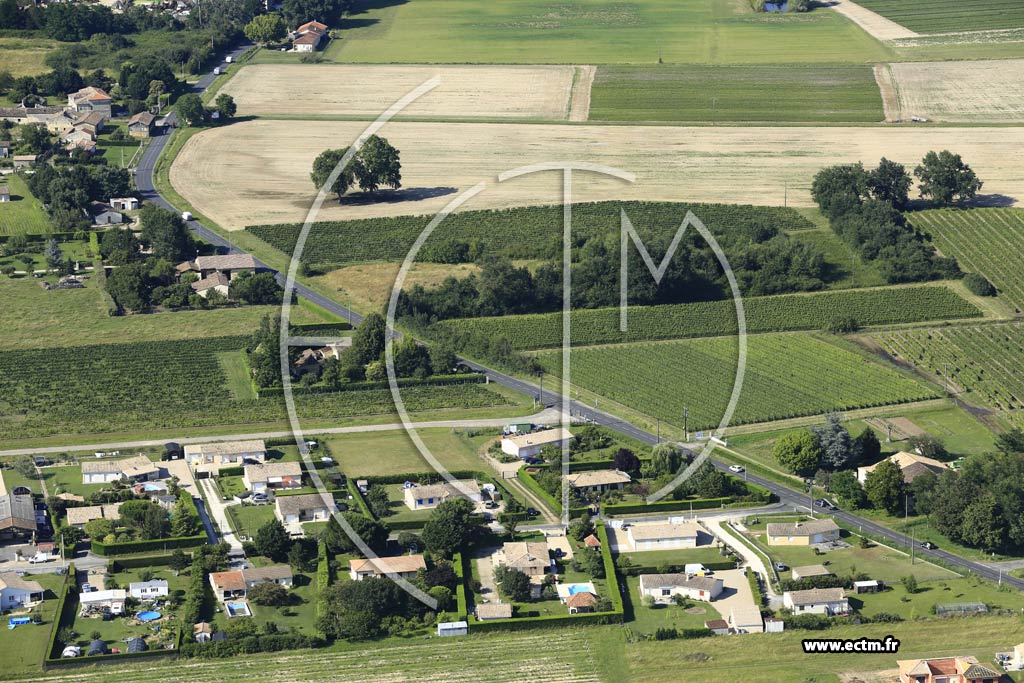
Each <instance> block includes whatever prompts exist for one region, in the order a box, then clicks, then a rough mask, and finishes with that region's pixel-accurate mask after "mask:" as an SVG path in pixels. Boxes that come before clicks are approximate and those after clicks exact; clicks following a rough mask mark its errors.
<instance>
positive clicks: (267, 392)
mask: <svg viewBox="0 0 1024 683" xmlns="http://www.w3.org/2000/svg"><path fill="white" fill-rule="evenodd" d="M486 381H487V378H486V377H485V376H484V375H480V374H476V373H468V372H467V373H464V374H461V375H434V376H431V377H424V378H423V379H419V378H416V377H404V378H401V379H399V380H398V386H399V387H415V386H449V385H453V384H483V383H484V382H486ZM390 386H391V384H390V383H389V382H349V383H347V384H342V385H340V386H338V387H337V388H335V387H325V386H312V387H301V386H294V385H293V386H292V393H293V394H333V393H337V392H342V391H363V390H365V389H387V388H389V387H390ZM259 394H260V395H259V397H260V398H265V397H267V396H283V395H284V389H282V388H281V387H263V388H262V389H260V390H259Z"/></svg>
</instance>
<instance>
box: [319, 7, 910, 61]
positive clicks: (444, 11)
mask: <svg viewBox="0 0 1024 683" xmlns="http://www.w3.org/2000/svg"><path fill="white" fill-rule="evenodd" d="M341 29H342V36H343V37H342V38H341V39H340V40H336V41H334V42H333V43H332V44H331V46H330V47H329V48H328V50H327V53H326V54H327V57H328V58H329V59H333V60H335V61H344V62H389V63H394V62H434V63H466V62H471V63H544V64H565V63H573V64H609V63H612V64H614V63H646V64H656V63H658V62H659V60H663V61H665V62H667V63H669V64H672V63H694V64H797V63H801V62H807V63H812V62H813V63H819V64H829V63H852V64H864V63H868V62H872V61H885V60H886V59H887V58H888V57H889V56H890V54H891V53H890V52H889V50H888V49H887V48H886V47H884V46H883V45H882V44H881V43H879V42H876V41H875V40H873V39H872V38H870V37H869V36H868V35H867V34H866V33H864V32H863V31H861V30H860V29H859V28H858V27H857V26H855V25H854V24H853V23H851V22H849V21H847V20H846V19H844V18H843V17H841V16H839V15H838V14H837V13H835V12H831V11H822V10H818V11H814V12H810V13H806V14H797V13H795V12H794V13H788V14H784V15H765V14H757V13H754V12H753V11H752V10H751V9H750V6H749V5H748V4H747V3H746V2H728V3H726V2H717V1H716V0H689V1H687V2H674V1H673V0H638V1H637V2H632V3H622V2H616V1H614V0H595V1H593V2H588V3H586V4H569V3H562V4H554V5H552V4H551V3H549V2H545V1H544V0H507V1H506V2H501V3H483V4H481V3H479V2H475V1H474V0H433V1H432V2H402V3H372V4H371V5H370V7H369V8H368V9H367V10H366V11H363V12H356V13H353V14H352V15H350V16H349V17H348V18H347V19H346V20H344V21H343V22H342V24H341Z"/></svg>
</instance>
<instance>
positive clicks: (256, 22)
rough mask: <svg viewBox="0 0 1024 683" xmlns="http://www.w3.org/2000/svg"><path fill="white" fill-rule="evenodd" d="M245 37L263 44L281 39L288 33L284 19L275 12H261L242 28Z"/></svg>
mask: <svg viewBox="0 0 1024 683" xmlns="http://www.w3.org/2000/svg"><path fill="white" fill-rule="evenodd" d="M242 32H243V33H245V37H246V38H248V39H249V40H251V41H252V42H254V43H259V44H260V45H265V44H267V43H272V42H276V41H279V40H281V39H282V38H284V37H285V35H287V33H288V29H287V27H286V26H285V23H284V19H282V18H281V17H280V15H277V14H261V15H259V16H256V17H253V19H252V21H250V22H249V23H248V24H246V25H245V28H243V29H242Z"/></svg>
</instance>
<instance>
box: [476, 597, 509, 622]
mask: <svg viewBox="0 0 1024 683" xmlns="http://www.w3.org/2000/svg"><path fill="white" fill-rule="evenodd" d="M476 618H477V620H478V621H493V620H495V619H511V618H512V605H511V604H509V603H507V602H485V603H482V604H480V605H477V606H476Z"/></svg>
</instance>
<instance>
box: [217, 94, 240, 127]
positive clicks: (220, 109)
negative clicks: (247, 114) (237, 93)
mask: <svg viewBox="0 0 1024 683" xmlns="http://www.w3.org/2000/svg"><path fill="white" fill-rule="evenodd" d="M213 108H214V110H215V111H216V112H217V113H218V114H220V120H221V121H227V120H229V119H232V118H234V116H235V112H237V111H238V105H236V104H235V98H234V97H232V96H231V95H228V94H227V93H224V92H222V93H221V94H219V95H217V99H216V100H214V102H213Z"/></svg>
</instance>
